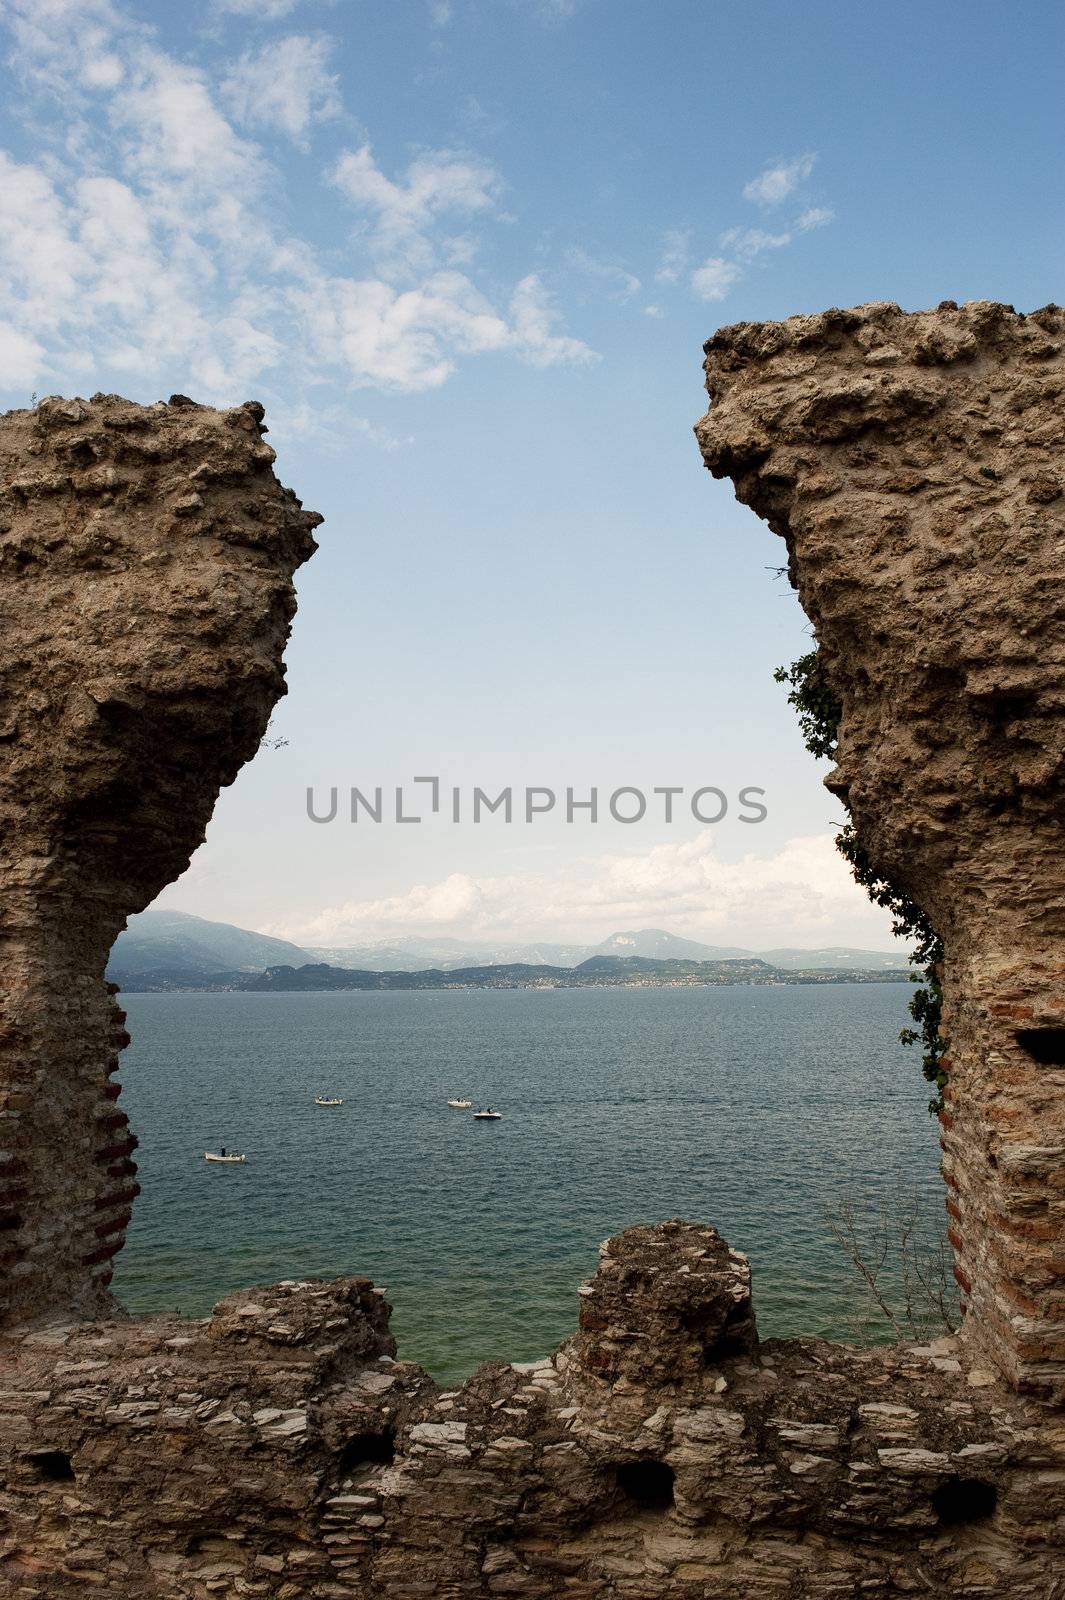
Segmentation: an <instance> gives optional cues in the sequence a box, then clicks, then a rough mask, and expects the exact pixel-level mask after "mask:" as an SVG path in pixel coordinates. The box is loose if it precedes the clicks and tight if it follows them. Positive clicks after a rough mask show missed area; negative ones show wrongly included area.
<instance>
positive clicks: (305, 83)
mask: <svg viewBox="0 0 1065 1600" xmlns="http://www.w3.org/2000/svg"><path fill="white" fill-rule="evenodd" d="M332 49H333V41H332V40H331V39H328V38H326V37H324V36H322V35H319V36H318V37H317V38H311V37H310V36H309V35H307V34H302V33H293V34H289V35H288V37H287V38H284V39H272V40H271V41H270V43H269V44H267V45H263V46H262V48H261V49H260V50H257V51H247V52H246V53H245V54H244V55H242V56H241V58H240V60H239V61H238V62H237V63H236V65H235V66H234V67H233V69H232V71H231V72H229V73H228V74H227V75H226V77H225V78H224V79H223V81H222V95H223V98H224V99H225V101H226V104H227V105H228V106H229V108H230V110H231V112H232V114H233V116H234V118H235V120H236V121H237V122H239V123H240V124H241V126H242V127H246V128H250V127H265V128H280V129H281V131H282V132H283V133H287V134H288V136H289V138H290V139H293V140H294V141H295V142H296V143H297V144H299V145H301V146H305V145H306V142H307V141H306V134H307V130H308V128H309V127H310V126H311V124H312V123H314V122H325V121H327V120H328V119H329V118H330V117H336V116H339V115H340V112H341V110H342V106H341V100H340V82H339V79H338V78H337V76H336V74H335V73H331V72H329V71H328V70H327V63H328V61H329V57H330V54H331V52H332Z"/></svg>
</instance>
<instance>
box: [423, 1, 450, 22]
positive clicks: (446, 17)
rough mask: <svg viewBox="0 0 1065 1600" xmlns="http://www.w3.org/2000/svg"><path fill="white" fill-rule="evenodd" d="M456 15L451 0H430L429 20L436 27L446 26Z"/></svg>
mask: <svg viewBox="0 0 1065 1600" xmlns="http://www.w3.org/2000/svg"><path fill="white" fill-rule="evenodd" d="M454 15H455V8H454V6H453V5H452V4H451V0H429V21H430V22H431V23H432V25H433V27H434V28H446V27H447V26H448V24H449V23H450V22H451V20H452V18H453V17H454Z"/></svg>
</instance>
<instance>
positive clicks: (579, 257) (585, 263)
mask: <svg viewBox="0 0 1065 1600" xmlns="http://www.w3.org/2000/svg"><path fill="white" fill-rule="evenodd" d="M568 260H569V263H570V265H571V266H573V267H576V269H577V271H578V272H583V273H585V274H586V276H588V277H589V278H598V279H599V280H600V282H601V283H604V284H606V285H608V288H607V294H608V296H609V298H610V299H611V300H616V301H617V303H618V304H619V305H625V304H627V303H628V301H630V300H632V299H633V298H634V296H636V295H638V294H639V292H640V280H639V278H637V277H636V275H635V273H632V272H629V271H627V270H626V268H624V267H619V266H618V265H617V264H616V263H615V262H612V261H599V260H597V258H596V257H595V256H591V255H589V254H588V252H587V250H580V249H577V250H571V251H570V252H569V256H568Z"/></svg>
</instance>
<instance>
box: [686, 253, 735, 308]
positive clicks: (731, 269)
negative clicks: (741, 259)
mask: <svg viewBox="0 0 1065 1600" xmlns="http://www.w3.org/2000/svg"><path fill="white" fill-rule="evenodd" d="M742 276H743V273H742V272H741V271H740V268H739V267H738V266H737V265H736V263H735V262H734V261H726V260H725V259H724V257H723V256H710V257H709V258H708V259H707V260H706V261H704V262H703V264H702V266H701V267H697V268H696V269H695V271H694V272H693V273H692V276H691V286H692V288H693V290H694V291H695V293H696V294H697V295H698V296H699V299H700V300H724V298H725V296H726V295H727V294H728V293H729V290H730V289H731V288H732V286H733V284H735V283H736V282H738V280H739V279H740V278H742Z"/></svg>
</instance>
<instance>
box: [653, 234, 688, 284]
mask: <svg viewBox="0 0 1065 1600" xmlns="http://www.w3.org/2000/svg"><path fill="white" fill-rule="evenodd" d="M689 259H690V235H689V233H688V230H687V229H686V228H670V229H669V231H668V232H667V233H666V234H664V235H663V238H662V254H661V256H660V257H659V262H658V267H657V269H656V271H655V280H656V282H658V283H676V282H677V281H678V279H680V278H682V277H683V276H684V273H685V272H686V271H687V268H688V262H689Z"/></svg>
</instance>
